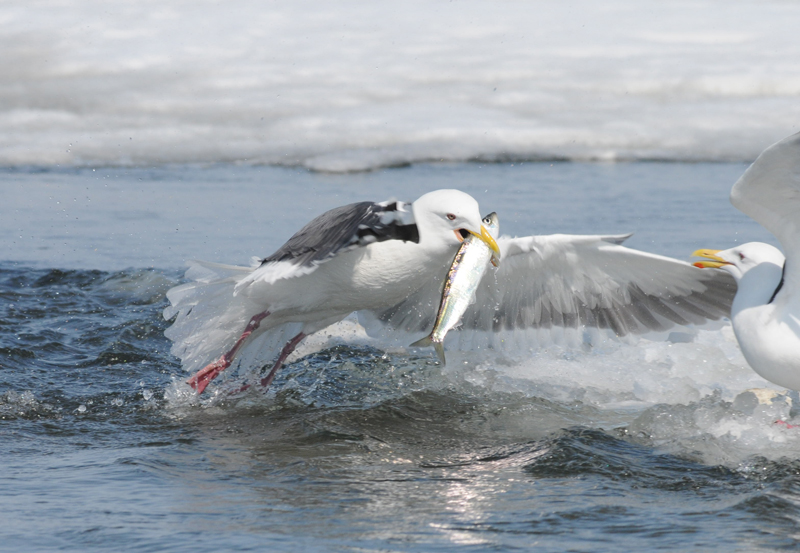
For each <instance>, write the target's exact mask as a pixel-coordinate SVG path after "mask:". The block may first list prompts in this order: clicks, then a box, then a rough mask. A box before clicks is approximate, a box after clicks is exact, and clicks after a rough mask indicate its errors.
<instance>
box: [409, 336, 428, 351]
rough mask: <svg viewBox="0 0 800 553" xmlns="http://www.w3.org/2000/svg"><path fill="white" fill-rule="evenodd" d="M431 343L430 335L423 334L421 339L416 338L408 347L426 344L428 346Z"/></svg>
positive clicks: (422, 346)
mask: <svg viewBox="0 0 800 553" xmlns="http://www.w3.org/2000/svg"><path fill="white" fill-rule="evenodd" d="M432 344H433V340H431V337H430V336H425V337H424V338H422V339H421V340H417V341H416V342H414V343H413V344H411V345H410V346H409V347H412V348H427V347H428V346H430V345H432Z"/></svg>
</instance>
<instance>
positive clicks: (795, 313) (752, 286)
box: [695, 133, 800, 390]
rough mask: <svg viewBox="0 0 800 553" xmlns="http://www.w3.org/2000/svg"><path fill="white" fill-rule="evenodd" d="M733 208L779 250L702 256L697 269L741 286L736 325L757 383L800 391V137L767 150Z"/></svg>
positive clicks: (755, 246) (749, 247)
mask: <svg viewBox="0 0 800 553" xmlns="http://www.w3.org/2000/svg"><path fill="white" fill-rule="evenodd" d="M731 203H733V205H734V206H735V207H736V208H738V209H739V210H741V211H742V212H743V213H745V214H747V215H749V216H750V217H752V218H753V219H755V220H756V221H758V222H759V223H761V224H762V225H763V226H764V227H765V228H766V229H767V230H769V231H770V232H772V233H773V234H774V235H775V237H776V238H777V239H778V241H779V242H780V244H781V246H782V248H783V250H784V252H785V257H784V254H783V253H781V252H780V250H778V249H777V248H775V247H774V246H771V245H769V244H764V243H759V242H750V243H748V244H743V245H741V246H737V247H735V248H730V249H728V250H722V251H719V250H698V251H696V252H695V255H696V256H699V257H704V258H706V259H708V260H710V261H699V262H697V263H696V265H698V266H700V267H707V268H708V267H712V268H720V269H722V270H725V271H727V272H729V273H730V274H731V275H733V277H734V278H735V279H736V281H737V284H738V291H737V293H736V297H735V298H734V301H733V307H732V312H731V324H732V325H733V330H734V333H735V334H736V339H737V341H738V342H739V346H740V348H741V350H742V353H743V354H744V357H745V359H746V360H747V362H748V364H749V365H750V366H751V367H752V368H753V370H755V371H756V372H757V373H758V374H759V375H761V376H762V377H764V378H765V379H767V380H769V381H770V382H774V383H775V384H778V385H779V386H785V387H786V388H790V389H792V390H800V267H799V266H798V265H800V133H798V134H795V135H793V136H790V137H788V138H786V139H784V140H781V141H780V142H778V143H777V144H774V145H772V146H770V147H769V148H767V149H766V150H765V151H764V152H763V153H762V154H761V155H760V156H759V157H758V158H757V159H756V161H755V162H753V164H752V165H751V166H750V167H749V168H748V169H747V171H745V173H744V174H743V175H742V176H741V178H740V179H739V180H738V181H737V182H736V184H734V186H733V189H732V190H731Z"/></svg>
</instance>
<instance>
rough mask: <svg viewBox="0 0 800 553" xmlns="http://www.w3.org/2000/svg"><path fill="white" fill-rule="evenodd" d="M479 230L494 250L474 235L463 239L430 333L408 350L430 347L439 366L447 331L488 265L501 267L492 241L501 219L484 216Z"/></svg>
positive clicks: (461, 310) (473, 293) (498, 254)
mask: <svg viewBox="0 0 800 553" xmlns="http://www.w3.org/2000/svg"><path fill="white" fill-rule="evenodd" d="M482 231H485V232H488V234H489V235H490V236H491V238H492V240H491V244H494V245H495V247H494V248H492V247H491V246H490V241H488V240H486V239H485V238H483V237H481V236H479V235H477V234H470V235H469V236H467V237H466V238H465V239H464V241H463V242H462V243H461V247H460V248H459V249H458V252H457V253H456V257H455V259H453V263H452V265H450V270H449V271H448V272H447V278H446V279H445V281H444V289H443V290H442V300H441V302H440V304H439V312H438V313H437V314H436V322H435V323H434V325H433V330H432V331H431V333H430V334H429V335H428V336H426V337H425V338H422V339H421V340H417V341H416V342H414V343H413V344H411V347H428V346H433V347H434V348H435V349H436V354H437V355H438V356H439V360H440V361H441V362H442V365H445V364H446V361H445V357H444V344H443V343H444V338H445V336H447V333H448V332H449V331H450V329H452V328H453V327H455V326H456V325H458V322H459V321H460V320H461V316H462V315H463V314H464V312H465V311H466V310H467V307H469V305H470V304H471V303H472V302H473V301H474V299H475V291H476V290H477V289H478V285H479V284H480V282H481V280H482V279H483V275H484V273H486V269H487V268H488V267H489V263H490V262H491V264H492V265H494V266H495V267H497V266H498V265H499V264H500V253H499V248H497V246H496V243H495V242H494V240H495V239H496V238H497V235H498V233H499V231H500V219H499V218H498V217H497V213H494V212H492V213H490V214H489V215H487V216H486V217H484V219H483V228H482ZM496 248H497V249H496Z"/></svg>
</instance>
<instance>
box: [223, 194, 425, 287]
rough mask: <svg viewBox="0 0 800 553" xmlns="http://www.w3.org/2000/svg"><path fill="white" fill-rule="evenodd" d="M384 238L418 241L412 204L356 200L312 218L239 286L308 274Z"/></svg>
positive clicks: (262, 261)
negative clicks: (343, 254)
mask: <svg viewBox="0 0 800 553" xmlns="http://www.w3.org/2000/svg"><path fill="white" fill-rule="evenodd" d="M384 240H403V241H411V242H419V232H418V230H417V225H416V223H415V221H414V215H413V212H412V210H411V204H408V203H405V202H397V201H391V202H380V203H373V202H359V203H354V204H350V205H345V206H341V207H337V208H334V209H331V210H330V211H326V212H325V213H323V214H322V215H320V216H319V217H317V218H315V219H313V220H312V221H311V222H310V223H308V224H307V225H306V226H304V227H303V228H301V229H300V230H299V231H297V233H295V235H294V236H292V237H291V238H289V240H288V241H287V242H286V243H285V244H284V245H283V246H281V247H280V248H279V249H278V251H276V252H275V253H273V254H272V255H270V256H269V257H266V258H264V259H263V260H261V264H260V266H259V267H258V268H257V269H256V270H255V271H253V273H252V274H251V275H250V276H249V277H247V278H245V279H243V280H242V281H241V283H240V286H246V285H248V284H250V283H252V282H255V281H265V282H268V283H273V282H275V281H276V280H279V279H282V278H291V277H295V276H299V275H303V274H308V273H310V272H312V271H314V269H316V268H317V266H318V265H319V264H320V263H324V262H325V261H327V260H329V259H331V258H332V257H334V256H335V255H337V254H339V253H342V252H344V251H348V250H351V249H354V248H358V247H361V246H366V245H368V244H372V243H374V242H382V241H384ZM237 289H238V288H237Z"/></svg>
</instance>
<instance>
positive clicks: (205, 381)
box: [186, 311, 294, 394]
mask: <svg viewBox="0 0 800 553" xmlns="http://www.w3.org/2000/svg"><path fill="white" fill-rule="evenodd" d="M267 315H269V311H264V312H263V313H259V314H258V315H255V316H254V317H253V318H252V319H250V322H249V323H247V326H246V327H245V329H244V332H242V335H241V336H240V337H239V339H238V340H237V341H236V343H235V344H233V347H232V348H231V349H230V351H229V352H228V353H226V354H225V355H223V356H222V357H220V358H219V359H217V360H216V361H212V362H211V363H209V364H208V365H206V366H205V367H203V368H202V369H200V370H199V371H197V373H195V375H194V376H193V377H191V378H190V379H189V380H187V381H186V383H187V384H188V385H189V386H191V387H192V388H194V389H195V390H197V393H198V394H202V393H203V390H205V389H206V386H208V385H209V383H210V382H211V381H212V380H214V379H215V378H217V376H219V373H221V372H222V371H224V370H225V369H227V368H228V367H230V366H231V363H233V358H234V357H235V356H236V353H237V352H238V351H239V349H240V348H241V347H242V344H244V342H245V340H247V339H248V338H249V337H250V335H251V334H252V333H253V332H255V330H256V329H257V328H258V325H260V324H261V321H263V320H264V318H265V317H266V316H267ZM292 349H294V348H292Z"/></svg>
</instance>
